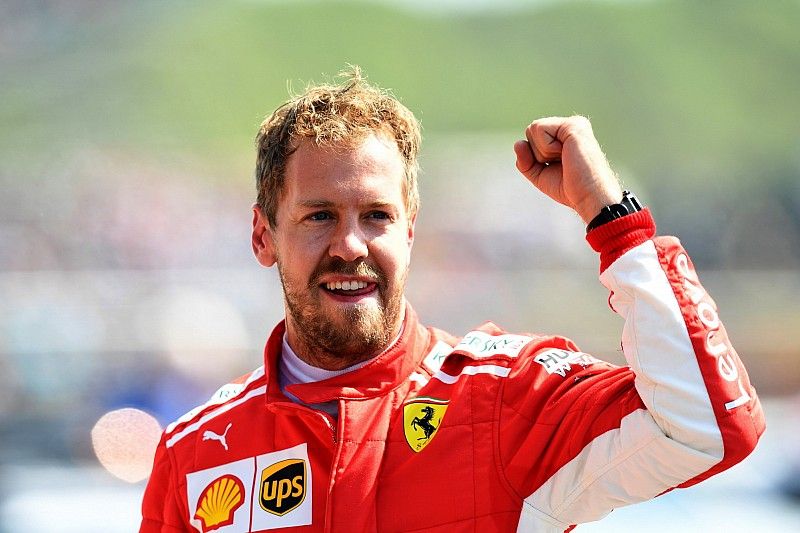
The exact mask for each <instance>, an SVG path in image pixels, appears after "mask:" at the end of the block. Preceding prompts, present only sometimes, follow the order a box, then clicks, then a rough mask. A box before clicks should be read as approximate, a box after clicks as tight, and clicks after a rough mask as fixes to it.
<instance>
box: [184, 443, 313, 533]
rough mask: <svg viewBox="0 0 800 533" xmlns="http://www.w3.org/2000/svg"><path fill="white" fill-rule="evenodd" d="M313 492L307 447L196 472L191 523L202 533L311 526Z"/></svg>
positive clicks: (191, 482)
mask: <svg viewBox="0 0 800 533" xmlns="http://www.w3.org/2000/svg"><path fill="white" fill-rule="evenodd" d="M312 487H313V484H312V481H311V463H310V462H309V461H308V449H307V444H306V443H303V444H298V445H297V446H294V447H292V448H288V449H286V450H279V451H276V452H271V453H265V454H263V455H259V456H257V457H248V458H247V459H241V460H239V461H234V462H232V463H226V464H224V465H220V466H215V467H213V468H208V469H206V470H200V471H197V472H192V473H190V474H187V475H186V495H187V503H188V508H189V523H190V524H191V525H192V526H194V528H195V529H197V531H200V532H202V533H207V532H208V531H212V530H214V531H219V532H220V533H247V532H249V531H263V530H267V529H277V528H284V527H293V526H306V525H310V524H311V521H312V514H311V512H312V509H313V507H312V500H313V498H312V494H313V490H312ZM251 521H252V528H251Z"/></svg>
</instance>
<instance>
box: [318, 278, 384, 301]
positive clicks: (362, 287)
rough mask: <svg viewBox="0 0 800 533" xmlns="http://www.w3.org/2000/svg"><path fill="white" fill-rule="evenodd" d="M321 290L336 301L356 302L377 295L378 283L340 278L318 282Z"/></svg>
mask: <svg viewBox="0 0 800 533" xmlns="http://www.w3.org/2000/svg"><path fill="white" fill-rule="evenodd" d="M319 286H320V288H321V289H322V291H323V292H324V293H325V294H327V295H329V296H330V297H331V298H333V299H334V300H336V301H339V302H344V303H358V302H360V301H362V300H365V299H366V298H368V297H371V296H377V293H378V284H377V283H375V282H374V281H364V280H355V279H354V280H342V281H328V282H326V283H320V285H319Z"/></svg>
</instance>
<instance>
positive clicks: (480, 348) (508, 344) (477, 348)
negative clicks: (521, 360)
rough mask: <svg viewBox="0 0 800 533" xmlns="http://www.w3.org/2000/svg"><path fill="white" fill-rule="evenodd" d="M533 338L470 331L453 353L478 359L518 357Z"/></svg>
mask: <svg viewBox="0 0 800 533" xmlns="http://www.w3.org/2000/svg"><path fill="white" fill-rule="evenodd" d="M532 340H533V339H532V338H531V337H526V336H525V335H513V334H511V333H506V334H504V335H489V334H488V333H484V332H483V331H470V332H469V333H467V334H466V335H464V338H463V339H461V342H459V343H458V344H457V345H456V347H455V348H454V349H453V351H460V352H466V353H469V354H471V355H473V356H474V357H476V358H478V359H482V358H484V357H491V356H493V355H505V356H507V357H517V356H518V355H519V352H520V351H522V349H523V348H524V347H525V345H527V344H528V343H529V342H531V341H532Z"/></svg>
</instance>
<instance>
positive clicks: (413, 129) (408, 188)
mask: <svg viewBox="0 0 800 533" xmlns="http://www.w3.org/2000/svg"><path fill="white" fill-rule="evenodd" d="M338 77H339V78H341V79H342V83H341V84H337V85H330V84H322V85H312V86H309V87H308V88H307V89H306V90H305V92H303V93H302V94H300V95H297V96H293V97H292V98H290V99H289V100H288V101H287V102H285V103H284V104H283V105H281V106H280V107H279V108H278V109H276V110H275V111H274V112H273V113H272V114H271V115H269V116H268V117H267V118H266V119H265V120H264V122H262V123H261V127H260V128H259V130H258V134H257V135H256V140H255V144H256V171H255V174H256V185H257V188H258V200H257V202H258V206H259V208H260V209H261V212H262V213H263V214H264V215H265V216H266V217H267V220H269V224H270V226H271V227H273V228H274V227H275V226H276V224H277V220H276V212H277V208H278V200H279V199H280V194H281V193H282V191H283V184H284V178H285V174H286V164H287V162H288V160H289V157H290V156H291V155H292V154H293V153H294V151H295V150H296V149H297V147H298V145H299V141H300V140H301V139H311V140H313V142H314V143H316V145H317V146H342V145H343V146H346V147H353V146H356V145H357V143H358V142H359V141H362V140H363V139H364V138H366V137H367V136H369V135H370V134H371V133H379V134H384V135H388V136H389V137H390V138H392V139H393V140H394V141H395V142H396V143H397V148H398V151H399V152H400V155H401V156H402V158H403V162H404V165H405V182H404V193H405V203H406V206H405V207H406V211H407V213H408V215H409V217H411V216H413V215H414V214H416V212H417V209H418V208H419V191H418V189H417V174H418V172H419V165H418V164H417V153H418V151H419V145H420V141H421V139H422V136H421V133H420V126H419V122H418V121H417V119H416V118H415V117H414V114H413V113H411V111H409V110H408V108H406V107H405V106H404V105H403V104H401V103H400V102H399V101H398V100H397V99H396V98H395V97H394V96H392V95H391V94H390V93H389V92H388V91H387V90H385V89H382V88H380V87H377V86H375V85H372V84H370V83H369V82H367V80H366V78H365V77H364V76H363V75H362V73H361V69H359V68H358V67H357V66H351V67H349V68H348V69H347V70H345V71H342V72H340V73H339V75H338Z"/></svg>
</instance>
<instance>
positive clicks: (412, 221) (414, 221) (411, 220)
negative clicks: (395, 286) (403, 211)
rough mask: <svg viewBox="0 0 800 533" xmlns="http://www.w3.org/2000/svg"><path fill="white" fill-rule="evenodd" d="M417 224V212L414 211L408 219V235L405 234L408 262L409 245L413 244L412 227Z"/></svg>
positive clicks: (409, 260) (409, 256)
mask: <svg viewBox="0 0 800 533" xmlns="http://www.w3.org/2000/svg"><path fill="white" fill-rule="evenodd" d="M416 224H417V214H416V213H414V214H413V215H412V216H411V218H409V219H408V235H407V237H406V238H407V242H408V263H409V264H411V247H412V246H413V245H414V231H415V230H414V228H415V226H416Z"/></svg>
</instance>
